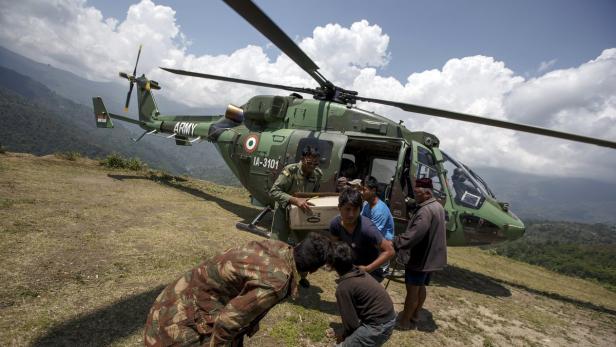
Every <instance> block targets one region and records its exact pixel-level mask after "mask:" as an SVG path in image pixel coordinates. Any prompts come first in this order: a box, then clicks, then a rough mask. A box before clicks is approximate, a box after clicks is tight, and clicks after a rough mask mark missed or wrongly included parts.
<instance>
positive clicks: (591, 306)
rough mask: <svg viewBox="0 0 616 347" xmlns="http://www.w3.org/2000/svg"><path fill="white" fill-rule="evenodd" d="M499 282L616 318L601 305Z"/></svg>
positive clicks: (507, 282)
mask: <svg viewBox="0 0 616 347" xmlns="http://www.w3.org/2000/svg"><path fill="white" fill-rule="evenodd" d="M499 281H500V280H499ZM501 282H502V283H505V284H507V285H510V286H512V287H515V288H518V289H522V290H525V291H527V292H529V293H533V294H537V295H542V296H545V297H548V298H550V299H554V300H558V301H562V302H566V303H569V304H573V305H576V306H579V307H583V308H587V309H590V310H593V311H597V312H601V313H607V314H609V315H611V316H614V317H616V310H613V309H611V308H607V307H603V306H601V305H597V304H593V303H592V302H588V301H582V300H578V299H573V298H570V297H568V296H563V295H560V294H558V293H552V292H546V291H543V290H539V289H535V288H530V287H527V286H525V285H522V284H518V283H513V282H509V281H501Z"/></svg>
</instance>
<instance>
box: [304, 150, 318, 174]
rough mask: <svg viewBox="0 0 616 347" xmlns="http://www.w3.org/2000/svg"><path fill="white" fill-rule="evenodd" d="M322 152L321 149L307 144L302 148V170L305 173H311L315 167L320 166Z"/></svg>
mask: <svg viewBox="0 0 616 347" xmlns="http://www.w3.org/2000/svg"><path fill="white" fill-rule="evenodd" d="M320 159H321V154H319V149H318V148H316V147H314V146H306V147H304V148H303V149H302V171H303V173H304V175H311V174H312V172H313V171H314V169H316V168H317V166H319V160H320Z"/></svg>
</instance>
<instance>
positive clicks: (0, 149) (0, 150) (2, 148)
mask: <svg viewBox="0 0 616 347" xmlns="http://www.w3.org/2000/svg"><path fill="white" fill-rule="evenodd" d="M4 153H6V150H5V149H4V147H3V146H2V145H0V154H4Z"/></svg>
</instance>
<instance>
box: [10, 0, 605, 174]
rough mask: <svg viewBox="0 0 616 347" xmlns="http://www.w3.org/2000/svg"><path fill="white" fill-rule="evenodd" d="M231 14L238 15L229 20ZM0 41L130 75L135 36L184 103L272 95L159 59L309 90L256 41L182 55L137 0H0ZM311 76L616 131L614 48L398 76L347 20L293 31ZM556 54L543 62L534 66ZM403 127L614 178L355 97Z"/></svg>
mask: <svg viewBox="0 0 616 347" xmlns="http://www.w3.org/2000/svg"><path fill="white" fill-rule="evenodd" d="M240 20H241V19H240V18H239V17H238V21H240ZM0 23H1V24H2V25H1V26H0V42H1V43H2V45H4V46H6V47H7V48H9V49H11V50H14V51H16V52H18V53H20V54H23V55H26V56H28V57H30V58H32V59H35V60H38V61H41V62H44V63H50V64H52V65H54V66H57V67H61V68H64V69H66V70H70V71H73V72H75V73H77V74H80V75H82V76H85V77H88V78H91V79H96V80H117V71H118V70H122V71H126V72H132V68H133V64H134V59H135V55H136V51H137V47H138V45H139V44H141V43H143V44H144V51H143V53H142V57H141V61H140V67H139V71H140V72H145V73H146V74H147V75H148V76H149V77H151V78H154V79H156V80H158V81H159V82H161V84H162V85H163V92H164V93H165V94H166V95H169V96H172V97H175V98H176V99H177V100H183V101H184V102H186V103H187V104H190V105H192V106H207V107H220V108H221V109H222V108H223V107H224V105H226V104H227V103H235V104H241V103H243V102H245V101H247V100H248V98H250V97H251V96H252V95H254V94H255V93H264V92H266V93H276V94H279V93H281V92H280V91H277V90H264V89H258V88H255V87H251V86H242V85H237V84H230V83H223V82H217V81H207V80H200V79H191V78H187V77H180V76H175V75H171V74H169V73H166V72H164V71H161V70H159V69H158V68H157V67H158V66H169V67H175V68H181V69H187V70H194V71H200V72H205V73H211V74H218V75H224V76H231V77H239V78H244V79H253V80H257V81H263V82H273V83H279V84H288V85H294V86H315V82H314V81H312V80H311V78H310V77H309V76H308V75H307V74H306V73H305V72H303V71H302V70H301V69H300V68H298V67H297V66H296V65H295V64H294V63H293V62H292V61H291V60H290V59H289V58H288V57H286V56H284V55H280V56H278V57H276V58H275V59H270V58H268V56H267V54H266V53H265V51H264V50H265V49H266V48H265V47H259V46H252V45H250V46H247V47H243V48H239V49H237V50H236V51H234V52H231V53H229V54H225V55H201V56H196V55H193V54H190V53H189V51H190V50H189V41H188V40H187V38H186V37H185V36H184V35H183V34H182V31H181V28H180V26H179V25H178V24H177V23H176V20H175V11H174V10H173V9H172V8H170V7H166V6H160V5H155V4H154V3H152V2H151V1H150V0H143V1H141V2H140V3H139V4H136V5H132V6H131V7H130V8H129V9H128V12H127V16H126V18H124V19H122V20H121V21H120V20H116V19H113V18H104V17H103V15H102V14H101V12H100V11H98V10H97V9H95V8H93V7H90V6H88V5H87V4H86V2H85V1H83V0H56V1H48V2H40V1H31V0H22V1H18V2H8V1H5V2H3V5H2V7H1V8H0ZM296 41H297V42H299V45H300V46H301V48H302V49H303V50H305V51H306V53H307V54H308V55H309V56H310V57H312V58H313V59H314V60H315V62H316V63H317V64H318V65H319V66H320V67H321V72H322V73H323V74H324V75H325V76H327V77H328V78H330V79H331V80H332V81H334V82H335V83H337V84H339V85H340V86H342V87H345V88H351V89H355V90H358V91H359V92H360V93H361V95H364V96H369V97H375V98H383V99H390V100H397V101H403V102H409V103H416V104H420V105H426V106H432V107H437V108H444V109H451V110H456V111H460V112H466V113H473V114H478V115H483V116H486V117H494V118H499V119H504V120H510V121H514V122H523V123H528V124H533V125H539V126H544V127H550V128H554V129H559V130H563V131H570V132H576V133H578V132H579V133H582V134H586V135H590V136H598V137H602V138H605V139H612V140H613V139H614V138H616V49H614V48H613V49H607V50H605V51H603V52H602V53H601V55H600V56H599V57H597V58H596V59H594V60H591V61H589V62H587V63H585V64H582V65H580V66H578V67H572V68H569V69H563V70H554V71H550V72H548V73H546V74H544V75H541V76H539V77H535V78H532V79H528V80H526V79H524V78H523V77H521V76H519V75H516V74H515V73H514V72H513V71H511V70H510V69H508V68H507V67H506V65H505V63H504V62H501V61H496V60H495V59H494V58H492V57H486V56H472V57H464V58H455V59H451V60H449V61H448V62H447V63H446V64H445V65H444V66H443V67H442V68H440V69H433V70H428V71H423V72H419V73H413V74H411V75H409V76H408V78H407V79H406V81H399V80H397V79H395V78H393V77H384V76H380V75H379V74H378V70H377V69H378V68H380V67H383V66H386V65H387V63H388V61H389V59H390V53H389V52H388V50H387V49H388V44H389V36H388V35H386V34H385V33H383V32H382V30H381V28H380V27H379V26H378V25H371V24H370V23H368V22H367V21H365V20H362V21H359V22H356V23H353V24H352V25H351V26H350V27H349V28H346V27H343V26H341V25H339V24H327V25H325V26H321V27H317V28H315V30H314V31H313V33H312V36H311V37H307V38H303V39H297V40H296ZM554 62H555V59H554V60H551V61H549V62H544V63H542V64H541V66H540V67H539V70H540V72H541V71H546V70H547V69H549V68H551V67H552V66H553V64H554ZM361 106H362V107H364V108H369V109H371V110H375V111H377V112H379V113H382V114H384V115H386V116H388V117H390V118H392V119H393V120H404V121H405V124H406V126H407V127H408V128H409V129H412V130H426V131H430V132H433V133H435V134H436V135H437V136H439V138H440V139H441V143H442V145H441V147H442V148H443V149H444V150H445V151H447V152H449V153H450V154H452V155H453V156H454V157H456V158H458V159H461V160H463V161H464V162H466V163H467V164H469V165H471V166H475V165H492V166H499V167H506V168H511V169H517V170H522V171H529V172H533V173H538V174H557V175H575V176H589V177H594V178H602V179H606V180H611V181H613V180H614V177H613V176H614V174H613V173H614V172H616V155H615V153H614V151H613V150H608V149H601V148H599V147H596V146H591V145H582V144H576V143H573V142H567V141H561V140H557V139H549V138H545V137H541V136H535V135H526V134H520V133H516V132H513V131H507V130H500V129H495V128H492V127H487V126H478V125H471V124H465V123H461V122H456V121H450V120H441V119H437V118H431V117H427V116H423V115H412V114H409V113H405V112H403V111H400V110H397V109H393V108H390V107H386V106H381V105H370V104H364V105H361Z"/></svg>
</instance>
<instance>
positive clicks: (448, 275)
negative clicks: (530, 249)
mask: <svg viewBox="0 0 616 347" xmlns="http://www.w3.org/2000/svg"><path fill="white" fill-rule="evenodd" d="M386 281H387V280H386ZM391 281H393V282H398V283H404V277H392V278H391ZM498 282H499V281H498V280H496V279H495V278H492V277H489V276H486V275H483V274H480V273H477V272H473V271H470V270H467V269H463V268H460V267H457V266H453V265H448V266H447V267H446V268H445V269H443V270H442V271H437V272H435V273H433V275H432V280H431V283H430V285H436V286H444V287H453V288H458V289H464V290H469V291H473V292H476V293H479V294H484V295H489V296H495V297H509V296H511V292H510V291H509V289H507V288H505V287H504V286H502V285H501V284H500V283H498ZM385 283H387V282H385Z"/></svg>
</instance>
